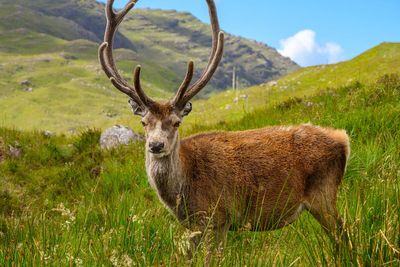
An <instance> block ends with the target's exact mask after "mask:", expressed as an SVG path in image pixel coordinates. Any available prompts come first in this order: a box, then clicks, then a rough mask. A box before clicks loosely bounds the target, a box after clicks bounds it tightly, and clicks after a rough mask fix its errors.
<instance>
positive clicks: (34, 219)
mask: <svg viewBox="0 0 400 267" xmlns="http://www.w3.org/2000/svg"><path fill="white" fill-rule="evenodd" d="M399 100H400V79H399V77H398V76H396V75H393V76H385V77H384V78H381V79H380V80H379V82H376V83H375V82H374V83H356V82H354V83H352V84H350V85H347V86H339V87H338V88H335V89H332V88H331V89H326V90H322V91H320V92H319V93H317V94H316V95H314V96H311V95H310V96H306V97H301V98H290V99H286V100H283V101H280V102H279V101H276V103H275V102H274V103H269V104H268V105H265V104H264V106H261V105H260V108H259V109H257V110H255V111H254V112H248V113H247V115H246V116H245V117H243V118H242V119H240V120H237V121H233V122H229V121H225V122H219V123H217V124H207V125H202V124H196V125H191V126H189V127H185V126H183V128H184V129H183V131H182V132H183V134H184V135H185V136H187V135H189V134H193V133H197V132H202V131H208V130H243V129H248V128H258V127H263V126H267V125H283V124H285V125H287V124H299V123H306V122H312V123H314V124H318V125H322V126H331V127H337V128H344V129H346V130H347V132H348V133H349V135H350V136H351V147H352V156H351V158H350V162H349V166H348V170H347V173H346V176H345V178H344V181H343V184H342V186H341V189H340V194H339V200H338V207H339V212H340V214H341V215H342V216H343V217H344V219H345V222H346V228H347V229H348V233H349V240H350V241H349V242H348V243H346V244H345V245H344V247H343V248H342V249H341V250H339V251H335V249H334V248H333V246H332V244H331V243H330V241H329V239H328V237H327V236H326V235H325V234H324V232H323V231H322V229H321V228H320V226H319V225H318V224H317V223H316V222H315V220H314V219H312V218H311V216H309V215H307V214H304V215H302V216H301V218H300V220H298V221H297V222H295V223H294V224H292V225H291V226H288V227H286V228H284V229H282V230H278V231H273V232H266V233H252V232H246V231H245V230H241V231H239V232H234V233H230V234H229V237H228V243H227V246H226V247H225V249H224V250H223V251H222V252H221V255H220V257H219V258H220V265H222V266H245V265H246V266H273V265H274V266H326V265H329V266H332V265H337V266H358V265H361V266H383V265H387V266H399V264H400V253H399V250H400V236H399V232H400V216H399V215H400V166H399V162H400V144H399V142H398V140H400V131H399V129H400V115H399V114H400V101H399ZM264 101H266V100H265V99H264ZM310 103H313V105H310ZM0 137H1V140H0V158H1V155H2V153H3V154H4V152H5V151H6V150H7V147H8V145H12V146H18V147H20V148H21V149H22V151H23V156H22V158H21V159H18V160H17V159H11V158H7V159H6V160H5V161H4V162H2V163H0V179H1V186H0V194H1V198H0V213H1V216H0V237H1V238H0V265H2V266H3V265H4V266H12V265H28V266H29V265H50V266H60V265H61V266H71V265H72V266H74V265H75V266H81V265H82V266H91V265H105V266H112V265H114V266H129V265H130V263H131V265H132V266H133V265H134V264H135V265H138V266H158V265H165V266H185V265H186V261H185V257H184V255H182V253H181V251H182V249H183V248H184V247H185V246H186V237H187V234H185V229H184V228H183V227H181V226H180V225H179V223H178V222H177V221H176V220H175V219H174V218H173V216H172V215H170V214H169V213H168V212H167V210H166V209H165V208H164V207H163V205H161V204H160V202H159V201H158V199H157V197H156V195H155V193H154V192H153V191H152V189H151V188H150V186H149V185H148V183H147V178H146V174H145V170H144V151H143V144H142V143H138V144H132V145H131V146H128V147H121V148H118V149H116V150H112V151H108V152H102V151H101V150H100V148H99V146H98V138H99V132H98V131H96V130H90V131H85V132H83V133H81V134H80V135H78V136H73V137H71V136H62V135H60V136H54V137H50V138H49V137H45V136H44V135H43V134H42V133H40V132H20V131H16V130H7V129H0ZM214 260H215V261H214V263H215V264H216V258H214ZM203 261H204V252H203V251H202V250H200V251H198V253H197V254H196V256H195V260H194V266H202V264H203Z"/></svg>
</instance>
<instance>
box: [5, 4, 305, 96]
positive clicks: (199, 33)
mask: <svg viewBox="0 0 400 267" xmlns="http://www.w3.org/2000/svg"><path fill="white" fill-rule="evenodd" d="M1 9H2V14H4V15H3V16H1V19H0V25H1V27H2V28H3V34H4V36H5V37H4V38H7V35H8V34H13V33H14V32H15V30H16V29H20V28H25V29H28V30H29V31H32V32H37V33H45V34H47V35H50V36H52V37H57V38H60V39H64V40H76V39H86V40H89V41H93V42H96V43H99V42H100V41H101V40H102V36H103V32H104V25H105V18H104V6H103V5H102V4H100V3H97V2H95V1H94V0H83V1H80V0H73V1H70V0H60V1H52V0H38V1H28V0H15V1H14V0H13V1H11V0H2V1H1ZM4 31H5V33H4ZM122 33H123V35H121V34H119V35H118V36H117V42H116V47H117V48H127V49H131V50H133V51H134V52H135V53H136V55H137V59H138V60H140V62H143V66H144V67H146V64H149V65H157V66H158V67H159V68H160V71H159V72H162V71H163V70H164V69H170V70H172V71H173V72H174V73H175V76H177V77H174V76H173V77H171V80H172V81H174V84H175V83H179V81H178V80H179V79H181V76H182V75H183V73H184V68H185V67H186V64H185V63H186V62H187V60H188V59H189V58H190V59H193V60H195V61H196V62H197V63H199V68H197V72H196V73H197V75H199V74H200V73H201V71H202V70H201V67H204V65H205V63H206V61H207V60H208V53H209V52H210V47H209V46H210V44H211V32H210V28H209V27H208V26H206V25H204V24H203V23H201V22H200V21H199V20H197V19H196V18H194V17H193V16H192V15H190V14H188V13H177V12H175V11H161V10H140V9H135V10H134V11H133V12H132V13H131V14H130V15H129V16H128V18H127V21H126V22H124V23H123V24H122ZM226 41H227V45H226V52H225V58H224V61H223V63H222V64H221V67H220V69H219V72H218V73H217V75H216V78H215V79H214V80H213V81H212V82H211V87H210V88H208V89H209V90H211V89H219V90H221V89H226V88H227V87H229V86H230V84H231V77H232V70H233V66H238V68H237V69H238V75H239V77H240V81H241V83H242V84H243V86H248V85H255V84H259V83H262V82H265V81H267V80H271V79H275V78H277V77H280V76H282V75H284V74H287V73H288V72H290V71H292V70H295V69H297V68H298V66H297V65H296V64H295V63H293V62H292V61H290V60H289V59H287V58H284V57H282V56H281V55H279V54H278V52H277V51H276V50H275V49H272V48H270V47H268V46H266V45H264V44H259V43H257V42H253V41H248V40H245V39H243V38H239V37H234V36H231V35H229V34H228V35H227V37H226ZM15 46H16V47H18V46H19V44H18V43H17V44H14V45H8V46H7V47H4V46H3V47H2V49H1V50H2V51H7V48H10V47H11V48H12V47H15ZM162 89H164V90H168V91H171V90H173V89H174V88H162Z"/></svg>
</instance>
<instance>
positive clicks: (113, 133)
mask: <svg viewBox="0 0 400 267" xmlns="http://www.w3.org/2000/svg"><path fill="white" fill-rule="evenodd" d="M141 140H143V137H142V136H140V135H139V134H137V133H135V132H134V131H133V130H132V129H130V128H128V127H126V126H123V125H115V126H113V127H111V128H109V129H107V130H105V131H104V132H103V133H102V134H101V137H100V146H101V148H102V149H112V148H115V147H117V146H120V145H128V144H130V143H133V142H136V141H141Z"/></svg>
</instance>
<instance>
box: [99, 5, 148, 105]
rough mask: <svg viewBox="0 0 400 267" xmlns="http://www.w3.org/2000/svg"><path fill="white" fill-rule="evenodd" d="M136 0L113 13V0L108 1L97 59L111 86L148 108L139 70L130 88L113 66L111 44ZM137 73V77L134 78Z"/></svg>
mask: <svg viewBox="0 0 400 267" xmlns="http://www.w3.org/2000/svg"><path fill="white" fill-rule="evenodd" d="M137 1H138V0H130V1H129V2H128V3H127V4H126V5H125V7H124V8H123V9H122V10H121V11H119V12H115V11H114V8H113V4H114V0H108V1H107V4H106V17H107V26H106V31H105V34H104V42H103V43H102V44H101V45H100V48H99V59H100V63H101V66H102V68H103V70H104V72H105V73H106V75H107V77H108V78H109V79H110V81H111V82H112V84H113V85H114V86H115V87H116V88H117V89H118V90H120V91H121V92H122V93H124V94H126V95H128V96H129V97H130V98H132V99H133V100H134V101H135V102H136V103H137V104H138V105H141V106H148V105H149V104H151V103H152V102H154V101H153V100H151V99H150V98H149V97H148V96H146V94H145V93H144V91H143V90H142V88H141V86H140V81H139V79H140V69H139V71H138V72H137V71H136V70H135V71H134V73H135V75H134V87H132V86H130V85H129V84H128V83H127V81H126V80H125V79H124V78H122V76H121V75H120V74H119V72H118V69H117V67H116V65H115V62H114V58H113V43H114V36H115V33H116V31H117V29H118V26H119V25H120V24H121V22H122V21H123V19H124V17H125V16H126V15H127V14H128V12H129V11H130V10H131V9H132V8H133V7H134V6H135V4H136V3H137ZM136 73H137V76H136Z"/></svg>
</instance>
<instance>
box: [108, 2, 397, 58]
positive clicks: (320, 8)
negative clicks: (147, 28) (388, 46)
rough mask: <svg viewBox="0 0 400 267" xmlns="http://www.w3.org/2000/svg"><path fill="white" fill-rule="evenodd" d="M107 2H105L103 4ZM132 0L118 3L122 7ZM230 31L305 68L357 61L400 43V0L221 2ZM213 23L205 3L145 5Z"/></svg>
mask: <svg viewBox="0 0 400 267" xmlns="http://www.w3.org/2000/svg"><path fill="white" fill-rule="evenodd" d="M101 1H102V2H104V1H105V0H101ZM125 3H126V0H116V2H115V5H116V6H117V7H121V6H122V5H124V4H125ZM216 4H217V7H218V11H219V17H220V22H221V27H222V28H223V29H224V31H226V32H229V33H232V34H235V35H240V36H243V37H247V38H251V39H254V40H257V41H261V42H264V43H266V44H268V45H270V46H272V47H275V48H277V49H278V50H279V51H280V52H281V53H282V54H284V55H286V56H289V57H291V58H292V59H293V60H295V61H296V62H297V63H299V64H300V65H303V66H308V65H314V64H321V63H334V62H337V61H340V60H345V59H349V58H352V57H354V56H356V55H358V54H360V53H362V52H363V51H365V50H367V49H369V48H371V47H373V46H375V45H377V44H379V43H381V42H384V41H386V42H400V0H347V1H345V0H331V1H328V0H302V1H299V0H297V1H296V0H280V1H277V0H275V1H270V0H247V1H243V0H242V1H239V0H216ZM137 7H139V8H147V7H148V8H161V9H175V10H178V11H188V12H190V13H192V14H194V15H195V16H196V17H198V18H199V19H201V20H202V21H205V22H208V21H209V19H208V12H207V4H206V2H205V0H139V3H138V5H137Z"/></svg>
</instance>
